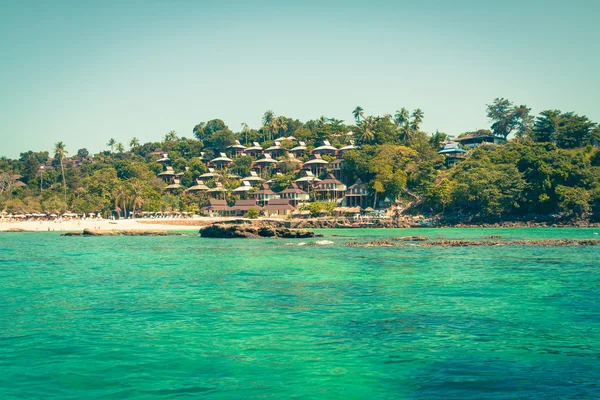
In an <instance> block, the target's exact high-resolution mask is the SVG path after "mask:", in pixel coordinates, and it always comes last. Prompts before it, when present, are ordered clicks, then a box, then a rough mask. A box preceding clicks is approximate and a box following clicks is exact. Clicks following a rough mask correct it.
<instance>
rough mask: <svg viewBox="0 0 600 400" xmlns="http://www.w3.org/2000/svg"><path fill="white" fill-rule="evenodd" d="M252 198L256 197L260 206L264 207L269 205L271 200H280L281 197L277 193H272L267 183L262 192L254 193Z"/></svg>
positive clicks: (263, 185)
mask: <svg viewBox="0 0 600 400" xmlns="http://www.w3.org/2000/svg"><path fill="white" fill-rule="evenodd" d="M252 197H254V200H256V202H257V203H258V204H260V205H261V206H264V205H265V204H267V203H268V201H269V200H272V199H278V198H279V197H280V196H279V195H278V194H277V193H275V192H274V191H272V190H271V189H270V188H269V185H267V184H266V183H263V184H262V186H261V188H260V190H257V191H256V192H254V193H253V194H252Z"/></svg>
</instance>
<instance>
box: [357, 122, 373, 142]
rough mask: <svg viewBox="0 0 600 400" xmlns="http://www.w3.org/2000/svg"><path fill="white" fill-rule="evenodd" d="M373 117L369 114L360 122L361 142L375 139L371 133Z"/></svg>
mask: <svg viewBox="0 0 600 400" xmlns="http://www.w3.org/2000/svg"><path fill="white" fill-rule="evenodd" d="M373 124H374V121H373V117H371V116H369V117H366V118H365V119H363V121H362V124H360V130H361V134H360V141H361V142H363V143H370V142H372V141H373V140H374V139H375V135H374V134H373Z"/></svg>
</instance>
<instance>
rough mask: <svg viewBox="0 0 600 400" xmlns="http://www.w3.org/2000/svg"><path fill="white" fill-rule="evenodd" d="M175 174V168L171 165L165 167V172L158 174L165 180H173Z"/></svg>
mask: <svg viewBox="0 0 600 400" xmlns="http://www.w3.org/2000/svg"><path fill="white" fill-rule="evenodd" d="M175 176H176V174H175V170H174V169H173V167H171V166H169V165H167V166H166V167H165V170H164V171H163V172H161V173H160V174H158V177H159V178H160V179H162V180H163V181H165V182H171V181H172V180H173V179H174V178H175Z"/></svg>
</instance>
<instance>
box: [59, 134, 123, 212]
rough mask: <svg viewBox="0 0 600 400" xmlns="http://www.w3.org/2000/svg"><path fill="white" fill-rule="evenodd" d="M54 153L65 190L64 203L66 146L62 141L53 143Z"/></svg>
mask: <svg viewBox="0 0 600 400" xmlns="http://www.w3.org/2000/svg"><path fill="white" fill-rule="evenodd" d="M111 140H114V139H111ZM54 154H55V157H57V158H58V159H59V160H60V169H61V171H62V182H63V189H64V192H65V203H66V202H67V182H66V180H65V164H64V162H63V160H64V158H65V155H67V154H68V152H67V150H66V146H65V144H64V143H63V142H58V143H56V144H55V145H54Z"/></svg>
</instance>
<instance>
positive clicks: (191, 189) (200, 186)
mask: <svg viewBox="0 0 600 400" xmlns="http://www.w3.org/2000/svg"><path fill="white" fill-rule="evenodd" d="M209 189H210V188H209V187H208V186H206V185H205V184H204V183H202V181H201V180H200V179H196V184H195V185H194V186H191V187H189V188H188V189H187V191H188V192H202V191H207V190H209Z"/></svg>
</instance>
